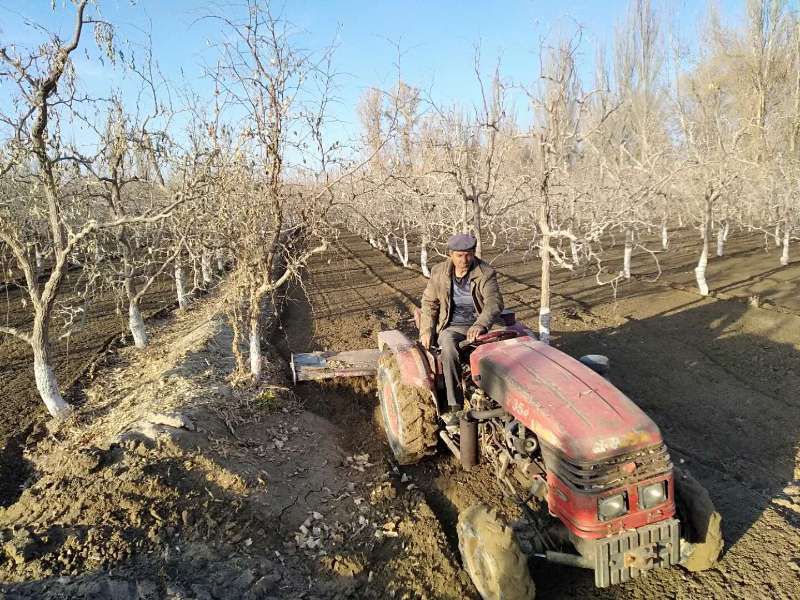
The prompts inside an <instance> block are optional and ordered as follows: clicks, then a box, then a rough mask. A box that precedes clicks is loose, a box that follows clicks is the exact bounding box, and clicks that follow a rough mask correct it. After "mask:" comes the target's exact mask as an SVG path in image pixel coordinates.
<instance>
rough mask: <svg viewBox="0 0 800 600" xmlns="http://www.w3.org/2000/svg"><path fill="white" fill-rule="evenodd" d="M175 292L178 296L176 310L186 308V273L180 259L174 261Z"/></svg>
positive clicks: (187, 300)
mask: <svg viewBox="0 0 800 600" xmlns="http://www.w3.org/2000/svg"><path fill="white" fill-rule="evenodd" d="M175 291H176V292H177V294H178V308H180V309H186V308H188V307H189V295H188V294H187V293H186V272H185V271H184V268H183V263H182V262H181V261H180V259H175Z"/></svg>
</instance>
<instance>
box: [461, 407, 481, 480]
mask: <svg viewBox="0 0 800 600" xmlns="http://www.w3.org/2000/svg"><path fill="white" fill-rule="evenodd" d="M459 434H460V435H459V437H460V442H461V443H460V444H459V446H460V447H459V454H460V458H461V466H462V467H463V468H464V470H465V471H469V470H470V469H472V468H474V467H476V466H477V465H478V460H479V452H478V422H477V421H476V420H474V419H470V418H469V417H467V416H462V417H461V419H460V420H459Z"/></svg>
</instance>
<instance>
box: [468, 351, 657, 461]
mask: <svg viewBox="0 0 800 600" xmlns="http://www.w3.org/2000/svg"><path fill="white" fill-rule="evenodd" d="M470 366H471V369H472V377H473V380H474V381H475V383H476V384H477V385H478V386H480V387H481V388H482V389H483V390H485V391H486V392H487V394H488V395H489V396H491V397H492V398H493V399H494V400H496V401H497V402H499V403H500V404H501V405H502V406H503V407H504V408H505V409H506V410H507V411H508V412H510V413H511V414H512V415H514V416H515V417H516V418H517V419H518V420H519V421H520V422H521V423H523V424H524V425H525V426H526V427H527V428H528V429H530V430H531V431H533V432H534V433H535V434H536V435H537V436H538V437H539V439H540V440H541V441H542V442H543V443H546V444H548V445H549V446H552V447H553V448H555V449H556V450H559V451H560V452H561V453H563V454H564V455H565V456H567V457H569V458H571V459H575V460H578V461H596V460H601V459H603V458H608V457H611V456H614V455H618V454H620V453H622V452H628V451H632V450H637V449H640V448H644V447H647V446H652V445H654V444H659V443H661V442H662V438H661V432H660V431H659V429H658V426H657V425H656V424H655V423H654V422H653V421H652V420H651V419H650V417H648V416H647V415H646V414H645V413H644V412H643V411H642V410H641V409H640V408H639V407H638V406H636V404H634V403H633V402H632V401H631V400H630V399H629V398H628V397H627V396H625V394H623V393H622V392H620V391H619V390H618V389H617V388H615V387H614V386H613V385H611V384H610V383H609V382H608V381H606V380H605V379H604V378H603V377H601V376H600V375H598V374H597V373H595V372H594V371H592V370H591V369H589V368H588V367H587V366H585V365H583V364H582V363H580V362H579V361H577V360H575V359H574V358H572V357H571V356H569V355H567V354H565V353H563V352H561V351H560V350H557V349H555V348H552V347H551V346H548V345H547V344H544V343H542V342H539V341H536V340H534V339H532V338H530V337H519V338H514V339H511V340H506V341H502V342H497V343H494V344H487V345H485V346H480V347H478V348H476V349H475V351H474V352H473V353H472V355H471V357H470Z"/></svg>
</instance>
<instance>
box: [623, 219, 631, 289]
mask: <svg viewBox="0 0 800 600" xmlns="http://www.w3.org/2000/svg"><path fill="white" fill-rule="evenodd" d="M631 256H633V230H632V229H628V230H627V231H626V232H625V254H624V256H623V259H622V273H623V274H624V275H625V279H630V278H631Z"/></svg>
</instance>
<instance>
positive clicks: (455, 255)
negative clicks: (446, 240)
mask: <svg viewBox="0 0 800 600" xmlns="http://www.w3.org/2000/svg"><path fill="white" fill-rule="evenodd" d="M473 258H475V252H473V251H472V250H451V251H450V260H452V261H453V266H454V267H455V268H456V271H466V270H467V269H469V266H470V265H471V264H472V259H473Z"/></svg>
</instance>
